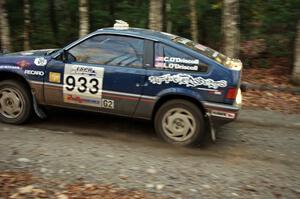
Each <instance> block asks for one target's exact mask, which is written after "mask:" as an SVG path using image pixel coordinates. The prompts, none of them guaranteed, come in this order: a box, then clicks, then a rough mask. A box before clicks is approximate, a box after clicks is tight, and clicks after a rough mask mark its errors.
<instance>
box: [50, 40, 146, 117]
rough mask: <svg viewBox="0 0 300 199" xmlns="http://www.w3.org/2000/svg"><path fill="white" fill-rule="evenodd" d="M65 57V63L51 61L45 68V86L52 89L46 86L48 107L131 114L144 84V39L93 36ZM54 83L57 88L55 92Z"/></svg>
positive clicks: (73, 47)
mask: <svg viewBox="0 0 300 199" xmlns="http://www.w3.org/2000/svg"><path fill="white" fill-rule="evenodd" d="M66 54H67V55H68V56H67V60H65V61H64V62H63V61H60V60H53V61H52V62H50V63H49V64H48V66H47V74H48V77H47V78H46V79H45V81H46V83H45V85H47V84H51V86H52V89H51V88H47V86H45V99H46V102H47V103H48V104H52V105H58V106H64V107H71V108H77V109H87V110H92V111H100V112H109V113H114V114H120V115H128V116H130V115H132V114H133V113H134V111H135V109H136V106H137V104H138V102H139V100H140V97H141V92H142V85H143V84H144V81H145V71H146V70H145V68H144V40H143V39H140V38H134V37H128V36H119V35H95V36H91V37H89V38H87V39H86V40H84V41H82V42H81V43H79V44H76V45H74V46H72V47H71V48H70V49H67V52H66ZM59 74H60V75H61V77H60V80H58V79H57V83H55V81H54V80H55V75H57V78H58V76H59ZM58 82H60V83H58ZM53 84H60V86H57V87H58V88H56V90H55V88H54V87H53ZM51 86H50V87H51ZM53 93H56V94H53ZM53 97H54V99H53Z"/></svg>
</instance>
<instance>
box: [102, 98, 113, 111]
mask: <svg viewBox="0 0 300 199" xmlns="http://www.w3.org/2000/svg"><path fill="white" fill-rule="evenodd" d="M101 106H102V108H108V109H114V108H115V101H114V100H108V99H102V105H101Z"/></svg>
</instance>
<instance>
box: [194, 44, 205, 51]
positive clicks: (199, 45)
mask: <svg viewBox="0 0 300 199" xmlns="http://www.w3.org/2000/svg"><path fill="white" fill-rule="evenodd" d="M195 47H196V48H197V49H199V50H201V51H206V50H207V47H206V46H203V45H201V44H197V45H195Z"/></svg>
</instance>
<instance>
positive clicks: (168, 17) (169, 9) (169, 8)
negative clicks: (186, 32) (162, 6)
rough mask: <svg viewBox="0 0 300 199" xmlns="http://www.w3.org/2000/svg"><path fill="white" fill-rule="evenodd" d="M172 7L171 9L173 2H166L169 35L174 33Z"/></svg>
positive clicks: (167, 0) (168, 0)
mask: <svg viewBox="0 0 300 199" xmlns="http://www.w3.org/2000/svg"><path fill="white" fill-rule="evenodd" d="M171 10H172V7H171V2H170V0H166V10H165V14H166V20H167V22H166V23H167V24H166V30H167V32H168V33H171V32H172V26H173V24H172V20H171V17H170V13H171Z"/></svg>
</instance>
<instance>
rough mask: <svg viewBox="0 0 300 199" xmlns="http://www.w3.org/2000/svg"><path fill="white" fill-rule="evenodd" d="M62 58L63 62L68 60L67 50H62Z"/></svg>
mask: <svg viewBox="0 0 300 199" xmlns="http://www.w3.org/2000/svg"><path fill="white" fill-rule="evenodd" d="M62 60H63V62H64V63H67V62H68V51H67V50H65V49H64V50H63V52H62Z"/></svg>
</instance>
